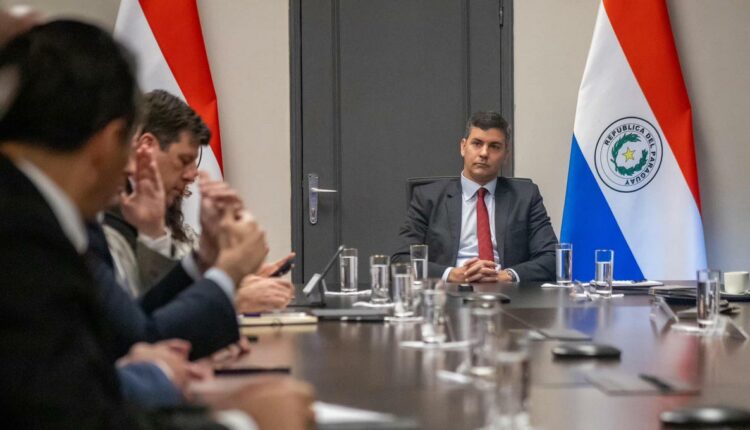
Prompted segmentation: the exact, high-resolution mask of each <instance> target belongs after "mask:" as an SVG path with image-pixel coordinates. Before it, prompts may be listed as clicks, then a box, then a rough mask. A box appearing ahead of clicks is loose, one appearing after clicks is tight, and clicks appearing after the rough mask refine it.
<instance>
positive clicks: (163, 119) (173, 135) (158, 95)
mask: <svg viewBox="0 0 750 430" xmlns="http://www.w3.org/2000/svg"><path fill="white" fill-rule="evenodd" d="M184 131H187V132H189V133H191V134H192V135H193V136H194V137H195V139H196V140H197V141H198V144H199V145H201V146H205V145H208V143H209V142H210V141H211V130H210V129H209V128H208V126H207V125H206V123H205V122H203V119H202V118H201V117H200V115H198V114H197V113H196V112H195V111H194V110H193V108H191V107H190V106H188V104H187V103H185V102H184V101H182V100H180V99H179V98H178V97H177V96H175V95H172V94H170V93H168V92H166V91H164V90H154V91H151V92H149V93H147V94H146V95H145V96H144V98H143V124H142V126H141V133H151V134H153V135H154V136H156V138H157V139H159V147H160V148H161V149H163V150H164V149H167V147H168V146H169V145H171V144H173V143H175V142H177V141H178V140H179V139H180V134H181V133H182V132H184Z"/></svg>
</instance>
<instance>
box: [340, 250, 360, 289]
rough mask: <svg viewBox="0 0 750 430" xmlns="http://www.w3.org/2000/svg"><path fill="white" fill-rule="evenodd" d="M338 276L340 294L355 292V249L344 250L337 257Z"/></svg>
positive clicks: (356, 280)
mask: <svg viewBox="0 0 750 430" xmlns="http://www.w3.org/2000/svg"><path fill="white" fill-rule="evenodd" d="M339 275H340V279H341V292H342V293H356V292H357V282H358V279H357V249H356V248H344V250H342V251H341V255H339Z"/></svg>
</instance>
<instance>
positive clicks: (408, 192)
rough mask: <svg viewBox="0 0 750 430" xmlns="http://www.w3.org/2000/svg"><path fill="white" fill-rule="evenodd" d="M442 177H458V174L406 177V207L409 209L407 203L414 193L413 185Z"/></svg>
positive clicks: (428, 182)
mask: <svg viewBox="0 0 750 430" xmlns="http://www.w3.org/2000/svg"><path fill="white" fill-rule="evenodd" d="M442 179H458V176H424V177H421V178H408V179H407V180H406V209H407V210H408V209H409V203H411V196H412V194H414V188H415V187H418V186H420V185H427V184H431V183H433V182H435V181H440V180H442Z"/></svg>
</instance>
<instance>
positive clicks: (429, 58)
mask: <svg viewBox="0 0 750 430" xmlns="http://www.w3.org/2000/svg"><path fill="white" fill-rule="evenodd" d="M290 7H291V37H292V42H291V45H292V58H291V64H292V187H293V190H292V199H293V201H292V212H293V213H292V221H293V226H292V230H293V232H292V235H293V237H292V242H293V246H294V249H295V250H296V251H297V252H298V253H299V254H301V257H300V258H299V259H298V264H297V268H296V269H295V273H294V280H295V281H296V282H302V281H303V280H307V279H309V278H310V276H311V275H312V274H313V273H315V272H318V271H320V270H321V268H322V267H323V266H324V264H325V262H326V260H328V258H329V256H330V255H331V254H332V253H333V251H334V250H335V249H336V247H337V246H338V245H339V244H342V243H343V244H346V245H347V246H350V247H355V248H358V249H359V261H360V263H359V274H360V276H359V279H360V282H363V281H367V280H368V279H369V274H368V257H369V256H370V255H371V254H376V253H382V254H390V253H392V252H393V250H394V246H395V239H396V235H397V232H398V227H399V225H400V224H401V222H402V221H403V219H404V215H405V213H406V207H405V198H406V197H405V181H406V179H407V178H409V177H417V176H439V175H458V174H459V172H460V171H461V165H462V164H461V158H460V154H459V147H458V144H459V140H460V139H461V135H462V132H463V127H464V123H465V121H466V119H467V117H468V115H469V114H470V113H471V112H473V111H476V110H486V109H493V110H498V111H500V112H501V113H502V114H503V115H504V116H505V117H506V118H507V119H508V120H509V121H510V122H511V124H512V120H513V118H512V106H513V102H512V86H513V83H512V63H511V61H512V33H513V32H512V26H511V17H512V2H511V1H510V0H292V1H291V4H290ZM512 168H513V167H512V161H511V162H510V163H509V165H508V166H506V167H505V168H504V172H505V174H510V173H512ZM312 173H314V174H317V175H318V177H319V184H318V187H319V188H324V189H333V190H336V191H337V192H336V193H324V194H319V195H318V210H317V214H316V215H317V222H316V223H314V224H313V223H312V222H311V221H310V216H309V215H310V207H309V201H308V200H309V194H308V183H307V182H308V181H307V178H308V175H309V174H312ZM332 272H334V273H333V274H332V275H329V277H328V278H327V279H328V280H329V282H332V283H336V282H338V272H337V270H333V271H332Z"/></svg>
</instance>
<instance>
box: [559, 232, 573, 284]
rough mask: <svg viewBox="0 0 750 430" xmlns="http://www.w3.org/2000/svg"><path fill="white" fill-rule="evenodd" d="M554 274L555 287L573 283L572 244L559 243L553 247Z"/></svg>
mask: <svg viewBox="0 0 750 430" xmlns="http://www.w3.org/2000/svg"><path fill="white" fill-rule="evenodd" d="M555 263H556V269H555V274H556V278H557V285H565V286H568V285H571V284H572V283H573V244H572V243H559V244H557V245H555Z"/></svg>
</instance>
